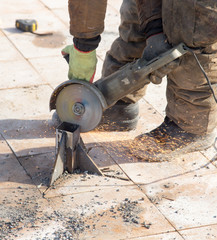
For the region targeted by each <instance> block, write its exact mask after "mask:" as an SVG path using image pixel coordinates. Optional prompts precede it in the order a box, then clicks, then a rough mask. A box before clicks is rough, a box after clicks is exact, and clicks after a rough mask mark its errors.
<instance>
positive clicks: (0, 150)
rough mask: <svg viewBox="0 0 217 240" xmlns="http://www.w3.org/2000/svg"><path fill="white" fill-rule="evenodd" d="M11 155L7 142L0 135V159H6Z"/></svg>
mask: <svg viewBox="0 0 217 240" xmlns="http://www.w3.org/2000/svg"><path fill="white" fill-rule="evenodd" d="M11 154H12V151H11V149H10V148H9V147H8V144H7V142H6V141H5V140H4V139H3V137H2V136H1V134H0V159H5V158H8V157H9V156H10V155H11Z"/></svg>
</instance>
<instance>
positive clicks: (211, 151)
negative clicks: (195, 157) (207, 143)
mask: <svg viewBox="0 0 217 240" xmlns="http://www.w3.org/2000/svg"><path fill="white" fill-rule="evenodd" d="M215 145H216V146H212V147H210V148H208V149H207V150H205V151H202V152H201V153H202V154H203V155H204V156H205V157H206V158H207V159H208V160H209V161H210V163H212V164H213V165H214V166H216V167H217V143H216V144H215Z"/></svg>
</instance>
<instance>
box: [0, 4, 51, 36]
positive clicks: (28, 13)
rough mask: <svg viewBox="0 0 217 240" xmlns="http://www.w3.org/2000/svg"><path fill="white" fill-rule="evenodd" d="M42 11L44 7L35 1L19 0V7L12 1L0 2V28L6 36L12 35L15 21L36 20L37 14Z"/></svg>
mask: <svg viewBox="0 0 217 240" xmlns="http://www.w3.org/2000/svg"><path fill="white" fill-rule="evenodd" d="M18 9H19V11H18ZM44 9H45V6H44V5H43V4H42V3H40V2H39V1H37V0H29V1H25V0H20V1H19V5H17V2H16V1H14V0H8V1H7V0H2V1H1V2H0V16H1V28H2V30H3V31H5V32H6V33H7V34H13V33H14V32H16V31H15V21H16V19H35V18H36V20H37V13H38V12H40V11H43V10H44ZM47 11H48V10H47Z"/></svg>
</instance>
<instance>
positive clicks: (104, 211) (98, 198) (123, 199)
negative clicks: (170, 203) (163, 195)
mask: <svg viewBox="0 0 217 240" xmlns="http://www.w3.org/2000/svg"><path fill="white" fill-rule="evenodd" d="M75 177H76V176H73V178H75ZM86 178H87V180H86V182H85V181H82V180H81V182H80V183H79V182H78V180H79V178H78V179H77V183H76V181H75V179H74V180H73V181H72V179H71V178H70V179H65V180H64V184H63V185H62V187H58V185H57V186H55V187H56V189H51V190H50V192H48V193H47V194H45V197H46V198H49V199H50V200H51V202H52V206H53V208H55V209H56V211H58V212H59V213H60V214H61V215H66V214H67V215H68V216H70V215H73V214H74V213H75V212H77V213H78V214H79V216H80V217H82V219H83V221H85V224H86V225H88V226H89V229H87V230H86V231H85V232H84V233H81V234H80V235H79V239H85V238H86V239H92V238H93V239H123V238H127V239H129V238H130V237H138V236H145V235H150V234H155V233H161V232H164V231H173V230H174V229H173V228H172V227H171V225H170V224H169V223H168V222H167V221H166V220H165V218H164V217H163V216H162V215H161V214H160V213H159V212H158V211H157V209H156V208H155V207H154V206H153V205H152V204H150V202H149V201H148V200H147V198H146V197H145V196H144V195H143V194H141V192H140V191H139V190H138V188H136V187H135V186H129V184H126V182H125V181H120V180H114V179H108V178H104V177H97V176H92V177H90V178H92V179H88V175H87V176H86ZM80 179H82V178H81V177H80ZM69 181H70V183H69ZM72 184H75V185H74V190H73V186H72ZM75 187H77V188H79V190H76V189H75ZM52 191H55V192H56V194H57V196H56V197H55V195H52ZM73 191H74V194H73ZM75 191H80V193H77V194H76V192H75ZM134 201H136V202H135V203H134V204H135V206H138V211H137V210H136V208H137V207H135V206H134V207H135V208H134V207H133V206H132V204H133V202H134ZM129 205H131V207H130V206H129ZM122 207H123V208H122ZM125 207H126V208H128V207H130V208H131V210H130V212H131V213H129V214H131V215H133V214H135V216H134V218H135V220H136V219H137V220H138V222H139V224H136V223H132V222H131V220H130V219H129V218H128V222H127V221H125V222H124V218H127V217H126V216H125V217H124V216H123V212H124V210H123V209H124V208H125ZM120 208H122V211H121V209H120ZM118 209H119V210H118ZM126 211H127V210H126ZM140 211H141V212H140ZM136 212H137V213H136ZM136 216H137V217H138V218H136ZM128 217H129V216H128ZM144 222H145V224H146V225H145V226H144V225H142V223H144Z"/></svg>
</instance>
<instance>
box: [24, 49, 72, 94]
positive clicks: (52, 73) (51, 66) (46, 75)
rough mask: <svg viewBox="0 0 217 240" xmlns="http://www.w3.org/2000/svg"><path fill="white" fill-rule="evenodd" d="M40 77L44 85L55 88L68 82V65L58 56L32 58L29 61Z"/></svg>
mask: <svg viewBox="0 0 217 240" xmlns="http://www.w3.org/2000/svg"><path fill="white" fill-rule="evenodd" d="M29 61H30V62H31V64H32V65H33V66H34V68H35V69H37V71H38V72H39V74H40V75H41V76H42V78H43V80H44V82H45V83H48V84H49V85H50V86H52V88H53V89H54V88H56V87H57V86H58V85H59V84H60V83H62V82H64V81H67V80H68V64H67V63H66V61H65V59H64V58H63V57H62V55H61V52H59V56H52V57H43V58H41V57H40V58H33V59H30V60H29Z"/></svg>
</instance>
